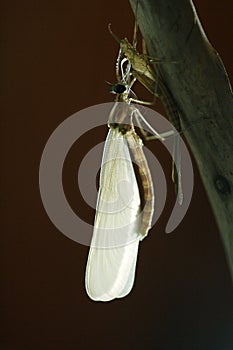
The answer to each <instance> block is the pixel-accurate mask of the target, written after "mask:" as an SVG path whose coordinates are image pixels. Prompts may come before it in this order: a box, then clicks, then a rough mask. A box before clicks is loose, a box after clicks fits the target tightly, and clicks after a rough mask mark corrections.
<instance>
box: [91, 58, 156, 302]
mask: <svg viewBox="0 0 233 350" xmlns="http://www.w3.org/2000/svg"><path fill="white" fill-rule="evenodd" d="M124 63H127V66H126V68H125V69H124V68H123V64H124ZM119 72H120V73H119ZM119 72H118V73H119V74H117V80H118V82H117V84H116V85H113V86H111V87H110V90H111V91H112V92H113V93H115V94H116V102H115V104H114V107H113V109H112V111H111V113H110V116H109V121H108V125H109V132H108V136H107V139H106V143H105V147H104V154H103V159H102V165H101V173H100V188H99V192H98V201H97V208H96V216H95V223H94V232H93V238H92V242H91V246H90V250H89V256H88V261H87V267H86V279H85V283H86V291H87V294H88V295H89V297H90V298H91V299H93V300H96V301H110V300H112V299H114V298H121V297H124V296H125V295H127V294H128V293H129V292H130V291H131V289H132V287H133V283H134V278H135V269H136V262H137V255H138V246H139V241H140V240H142V239H143V238H144V237H145V236H146V235H147V233H148V231H149V229H150V227H151V222H152V216H153V212H154V189H153V183H152V179H151V174H150V170H149V167H148V164H147V161H146V158H145V155H144V152H143V150H142V146H143V144H142V141H141V139H140V137H139V136H138V135H137V134H136V132H135V130H134V126H133V122H132V120H133V118H136V119H137V118H140V117H141V116H140V112H139V110H138V109H137V108H136V107H135V106H134V105H132V104H131V102H132V100H133V101H134V100H136V99H134V97H135V96H133V92H132V86H133V84H134V82H135V78H134V77H133V76H132V74H131V63H130V62H126V61H124V62H123V63H122V62H120V68H119ZM131 96H133V97H131ZM137 101H138V100H137ZM157 137H158V138H159V137H160V135H158V134H157ZM132 161H134V162H135V163H136V164H137V166H138V168H139V173H140V176H141V182H142V187H143V196H144V208H142V207H141V199H140V194H139V189H138V184H137V180H136V177H135V173H134V169H133V165H132Z"/></svg>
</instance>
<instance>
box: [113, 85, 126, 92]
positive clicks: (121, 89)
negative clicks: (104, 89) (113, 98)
mask: <svg viewBox="0 0 233 350" xmlns="http://www.w3.org/2000/svg"><path fill="white" fill-rule="evenodd" d="M125 90H126V87H125V85H123V84H116V85H110V87H109V91H110V92H111V93H112V94H122V93H123V92H125Z"/></svg>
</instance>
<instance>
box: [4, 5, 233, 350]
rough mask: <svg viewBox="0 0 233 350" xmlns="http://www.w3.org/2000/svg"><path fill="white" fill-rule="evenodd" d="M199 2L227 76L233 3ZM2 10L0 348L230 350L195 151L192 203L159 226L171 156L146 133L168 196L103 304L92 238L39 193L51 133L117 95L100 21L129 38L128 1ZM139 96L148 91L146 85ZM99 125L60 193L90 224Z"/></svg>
mask: <svg viewBox="0 0 233 350" xmlns="http://www.w3.org/2000/svg"><path fill="white" fill-rule="evenodd" d="M195 5H196V8H197V11H198V14H199V16H200V19H201V21H202V24H203V27H204V29H205V31H206V34H207V36H208V38H209V40H210V42H211V43H212V45H213V46H214V47H215V48H216V49H217V51H218V53H219V54H220V56H221V58H222V60H223V62H224V64H225V67H226V70H227V72H228V74H229V78H230V79H231V81H232V77H233V64H232V45H231V41H232V34H233V33H232V10H233V3H232V1H229V0H222V1H221V2H219V1H205V2H203V1H201V0H195ZM0 17H1V76H2V86H1V148H0V149H1V193H2V195H1V245H0V247H1V248H0V249H1V258H0V259H1V264H0V266H1V289H0V296H1V297H0V310H1V316H0V317H1V327H0V349H1V350H21V349H24V350H29V349H30V350H31V349H34V350H39V349H43V350H53V349H56V350H59V349H66V350H74V349H80V350H81V349H91V348H95V349H103V350H105V349H113V350H115V349H135V350H139V349H140V350H141V349H149V350H150V349H155V350H173V349H174V350H183V349H185V350H187V349H188V350H191V349H195V350H202V349H203V350H209V349H211V350H230V349H232V348H233V334H232V329H233V319H232V315H233V298H232V284H231V280H230V275H229V271H228V268H227V264H226V260H225V256H224V251H223V247H222V243H221V240H220V236H219V233H218V229H217V227H216V223H215V219H214V217H213V215H212V212H211V208H210V206H209V203H208V200H207V197H206V194H205V192H204V189H203V186H202V183H201V180H200V177H199V174H198V170H197V168H196V165H195V161H193V163H194V172H195V187H194V193H193V199H192V202H191V205H190V207H189V209H188V212H187V214H186V216H185V218H184V220H183V221H182V223H181V224H180V225H179V227H178V228H177V229H176V230H175V231H174V232H173V233H171V234H170V235H166V234H165V233H164V230H165V227H166V223H167V221H168V218H169V215H170V213H171V210H172V208H173V206H174V200H175V197H174V193H173V187H172V184H171V180H170V171H171V160H170V157H169V155H168V154H167V153H166V152H165V150H164V148H163V147H162V145H160V144H159V142H150V143H147V144H146V146H147V147H148V148H150V149H151V150H152V151H153V153H154V154H155V156H156V157H157V158H158V159H159V161H160V162H161V164H162V166H163V168H164V171H165V174H166V177H167V182H168V197H167V202H166V207H165V210H164V212H163V213H162V215H161V217H160V219H159V221H158V222H157V223H156V225H155V226H154V227H153V229H152V230H151V231H150V234H149V236H148V237H147V238H146V240H144V241H143V242H142V244H141V247H140V253H139V261H138V267H137V275H136V282H135V286H134V288H133V290H132V292H131V293H130V294H129V295H128V296H127V297H126V298H123V299H119V300H115V301H113V302H109V303H99V302H93V301H91V300H90V299H89V298H88V297H87V295H86V293H85V289H84V274H85V265H86V259H87V254H88V247H86V246H82V245H80V244H78V243H76V242H74V241H72V240H69V239H68V238H67V237H66V236H64V235H63V234H62V233H61V232H59V231H58V229H57V228H56V227H55V226H54V225H53V224H52V223H51V221H50V220H49V218H48V216H47V214H46V212H45V210H44V208H43V204H42V202H41V199H40V193H39V185H38V171H39V163H40V157H41V154H42V151H43V148H44V146H45V144H46V142H47V140H48V138H49V136H50V135H51V133H52V132H53V131H54V129H55V128H56V127H57V126H58V125H59V124H60V123H61V122H62V121H64V120H65V119H66V118H67V117H69V116H70V115H72V114H73V113H75V112H77V111H79V110H81V109H83V108H86V107H89V106H91V105H95V104H99V103H104V102H110V101H112V100H113V96H112V95H110V94H109V92H108V85H107V84H106V81H109V82H115V60H116V56H117V52H118V44H117V43H116V42H115V41H114V39H113V38H112V37H111V35H110V34H109V32H108V29H107V25H108V23H110V22H111V23H112V29H113V31H114V32H115V33H116V34H117V35H118V36H119V37H120V38H123V37H125V36H126V37H127V38H128V39H129V40H131V38H132V33H133V25H134V17H133V13H132V11H131V8H130V5H129V3H128V2H127V1H125V0H118V1H117V2H110V1H106V0H100V1H92V2H89V3H88V2H87V1H82V2H81V1H74V0H67V1H64V0H57V1H44V0H42V1H34V0H33V1H28V0H22V1H9V0H8V1H5V0H2V1H1V4H0ZM140 98H142V99H148V98H151V97H150V95H149V94H148V93H147V92H143V91H142V93H141V94H140ZM154 108H155V109H156V110H158V111H159V112H160V113H164V111H163V108H162V106H161V105H160V104H157V105H156V106H155V107H154ZM96 118H98V115H97V116H96ZM106 133H107V127H106V126H103V127H99V128H98V129H94V130H92V131H90V132H88V133H86V134H85V135H83V136H82V137H81V138H80V139H79V140H77V142H76V143H75V144H74V145H73V147H72V148H71V150H70V152H69V154H68V155H67V159H66V161H65V165H64V171H63V182H64V188H65V193H66V196H67V199H68V200H69V203H70V205H71V206H72V208H73V210H74V211H75V212H76V213H77V215H80V216H81V217H82V218H83V219H84V220H86V221H87V222H88V223H90V224H91V223H92V222H93V218H94V209H93V208H90V207H89V206H88V205H87V204H86V203H85V202H84V200H83V198H82V197H81V195H80V192H79V189H78V184H77V174H78V167H79V164H80V162H81V161H82V158H83V157H84V155H85V154H86V153H87V152H88V151H89V150H90V149H91V148H92V147H93V146H94V145H95V144H97V143H99V142H102V141H103V140H104V139H105V137H106ZM90 172H91V169H90ZM87 176H88V175H87Z"/></svg>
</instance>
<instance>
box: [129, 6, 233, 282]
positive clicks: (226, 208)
mask: <svg viewBox="0 0 233 350" xmlns="http://www.w3.org/2000/svg"><path fill="white" fill-rule="evenodd" d="M137 2H138V0H130V4H131V6H132V8H133V11H134V13H135V10H136V3H137ZM136 16H137V21H138V24H139V27H140V30H141V32H142V35H143V37H144V39H145V42H146V44H147V48H148V50H149V54H150V56H152V57H157V58H160V59H164V61H167V62H165V63H163V64H160V65H159V71H160V74H161V75H162V77H163V81H164V83H165V84H166V86H167V87H168V89H169V90H170V92H171V93H172V95H173V99H174V101H175V103H176V105H177V108H178V110H179V112H180V115H181V123H182V127H183V130H186V131H185V138H186V140H187V142H188V143H189V145H190V147H191V149H192V152H193V155H194V157H195V159H196V162H197V165H198V168H199V171H200V174H201V177H202V180H203V183H204V186H205V189H206V191H207V194H208V197H209V201H210V203H211V206H212V208H213V212H214V215H215V218H216V221H217V224H218V227H219V231H220V234H221V238H222V241H223V245H224V248H225V252H226V257H227V260H228V263H229V268H230V272H231V275H232V276H233V196H232V192H233V166H232V165H233V96H232V90H231V86H230V83H229V80H228V77H227V74H226V71H225V68H224V66H223V63H222V61H221V59H220V57H219V55H218V53H217V52H216V50H215V49H214V48H213V47H212V46H211V44H210V43H209V41H208V39H207V37H206V35H205V33H204V31H203V29H202V27H201V24H200V22H199V19H198V17H197V15H196V12H195V9H194V6H193V3H192V1H191V0H179V1H174V0H141V1H139V2H138V9H137V14H136ZM172 61H176V63H172ZM169 62H170V63H169ZM157 67H158V66H157ZM190 125H194V127H189V126H190ZM201 220H202V218H201V207H200V225H201Z"/></svg>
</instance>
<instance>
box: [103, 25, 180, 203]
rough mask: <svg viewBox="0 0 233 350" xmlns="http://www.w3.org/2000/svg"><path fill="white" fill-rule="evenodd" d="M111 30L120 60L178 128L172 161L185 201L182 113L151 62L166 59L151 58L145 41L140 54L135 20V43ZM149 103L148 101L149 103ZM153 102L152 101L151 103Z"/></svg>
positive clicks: (176, 180)
mask: <svg viewBox="0 0 233 350" xmlns="http://www.w3.org/2000/svg"><path fill="white" fill-rule="evenodd" d="M108 28H109V32H110V33H111V35H112V36H113V37H114V39H115V40H116V41H117V42H118V43H119V45H120V49H119V55H118V61H117V64H118V62H120V61H121V59H122V58H123V57H125V58H126V59H127V60H128V61H129V62H130V63H131V65H132V69H131V73H132V75H133V76H134V77H135V78H136V79H137V80H138V81H139V82H140V83H141V84H142V85H143V86H144V87H145V88H146V89H147V90H148V91H150V92H151V93H152V94H153V95H154V97H155V98H156V97H159V98H160V99H161V100H162V102H163V104H164V106H165V109H166V112H167V115H168V118H169V120H170V121H171V122H172V124H173V126H174V127H175V129H176V130H177V133H174V152H173V162H172V180H173V182H174V184H175V189H176V193H177V196H178V201H179V203H180V204H182V202H183V192H182V184H181V166H180V164H181V159H180V157H181V156H180V143H179V140H180V139H179V133H181V132H182V128H181V121H180V114H179V112H178V109H177V107H176V103H175V102H174V99H173V97H172V94H171V93H170V91H169V89H168V87H167V86H166V85H165V84H164V82H163V79H162V75H161V73H160V70H159V68H155V69H154V70H153V69H152V67H151V65H150V64H151V63H152V62H155V63H157V64H159V63H163V62H164V61H162V60H159V59H149V56H148V55H147V54H146V52H145V51H146V49H145V44H144V41H143V48H144V52H143V53H142V54H140V53H139V52H138V51H137V50H136V45H137V33H138V26H137V22H136V21H135V26H134V38H133V44H130V43H129V41H128V39H127V38H124V39H119V38H118V37H117V36H116V34H114V33H113V32H112V30H111V25H110V24H109V26H108ZM147 104H148V103H147ZM151 104H152V103H151Z"/></svg>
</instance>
